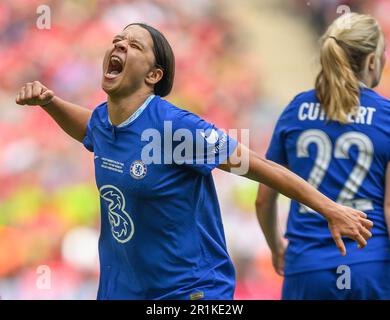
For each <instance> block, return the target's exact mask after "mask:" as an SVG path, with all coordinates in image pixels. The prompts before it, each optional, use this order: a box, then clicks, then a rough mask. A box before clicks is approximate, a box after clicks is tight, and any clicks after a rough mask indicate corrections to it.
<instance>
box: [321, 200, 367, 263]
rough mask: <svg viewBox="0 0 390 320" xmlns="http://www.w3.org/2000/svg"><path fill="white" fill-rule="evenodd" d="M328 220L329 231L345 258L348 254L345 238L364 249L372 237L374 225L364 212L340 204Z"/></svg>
mask: <svg viewBox="0 0 390 320" xmlns="http://www.w3.org/2000/svg"><path fill="white" fill-rule="evenodd" d="M327 220H328V227H329V230H330V232H331V234H332V236H333V239H334V241H335V242H336V245H337V248H338V249H339V250H340V252H341V254H342V255H343V256H345V255H346V254H347V250H346V248H345V244H344V241H343V239H342V237H343V236H345V237H348V238H350V239H353V240H355V241H356V242H357V244H358V247H359V248H364V247H365V246H366V245H367V240H368V239H369V238H371V237H372V234H371V232H370V230H371V229H372V227H373V225H374V224H373V222H372V221H370V220H368V219H367V215H366V214H365V213H364V212H362V211H359V210H355V209H352V208H349V207H346V206H343V205H339V204H338V205H337V208H336V211H334V212H333V214H332V215H330V216H327Z"/></svg>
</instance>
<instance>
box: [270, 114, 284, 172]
mask: <svg viewBox="0 0 390 320" xmlns="http://www.w3.org/2000/svg"><path fill="white" fill-rule="evenodd" d="M287 123H288V121H287V112H286V110H285V111H284V112H283V113H282V115H281V116H280V117H279V119H278V121H277V123H276V126H275V129H274V132H273V134H272V138H271V142H270V144H269V147H268V150H267V153H266V155H265V156H266V158H267V159H268V160H271V161H274V162H276V163H278V164H281V165H284V166H286V165H287V164H288V159H287V152H286V144H285V137H286V129H287Z"/></svg>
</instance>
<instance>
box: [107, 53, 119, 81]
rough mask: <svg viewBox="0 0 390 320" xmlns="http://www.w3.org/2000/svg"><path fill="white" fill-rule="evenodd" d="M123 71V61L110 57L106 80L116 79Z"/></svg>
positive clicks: (114, 56)
mask: <svg viewBox="0 0 390 320" xmlns="http://www.w3.org/2000/svg"><path fill="white" fill-rule="evenodd" d="M122 71H123V61H122V59H121V58H119V57H118V56H116V55H112V56H111V57H110V61H109V62H108V68H107V72H106V74H105V76H106V78H108V79H114V78H116V77H117V76H118V75H119V74H121V72H122Z"/></svg>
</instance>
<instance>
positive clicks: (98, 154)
mask: <svg viewBox="0 0 390 320" xmlns="http://www.w3.org/2000/svg"><path fill="white" fill-rule="evenodd" d="M188 136H193V137H194V138H195V137H196V138H197V139H196V142H197V143H198V145H196V143H194V146H193V148H188V149H186V150H185V148H183V145H182V146H180V145H181V143H182V142H183V141H184V139H185V137H188ZM192 141H194V140H192ZM83 143H84V145H85V146H86V148H87V149H88V150H90V151H93V152H94V155H95V175H96V183H97V187H98V189H99V192H100V205H101V234H100V239H99V257H100V281H99V291H98V299H199V298H204V299H232V297H233V293H234V287H235V273H234V268H233V265H232V262H231V260H230V258H229V255H228V253H227V249H226V243H225V237H224V231H223V225H222V221H221V214H220V208H219V204H218V199H217V194H216V190H215V187H214V182H213V178H212V174H211V170H212V169H213V168H215V167H216V166H218V165H219V163H220V162H222V161H224V160H225V159H226V158H227V157H228V156H229V155H230V153H231V152H233V151H234V149H235V147H236V145H237V142H236V141H235V140H234V139H231V138H229V137H228V136H227V135H226V134H225V133H223V132H222V131H221V130H219V129H217V128H215V127H214V126H213V125H211V124H209V123H207V122H206V121H204V120H202V119H200V118H199V117H197V116H195V115H194V114H192V113H190V112H188V111H185V110H182V109H180V108H177V107H175V106H174V105H172V104H170V103H169V102H167V101H165V100H163V99H161V98H160V97H159V96H150V97H149V99H148V100H147V101H146V102H145V103H144V104H143V105H142V106H141V107H140V108H139V109H138V111H137V112H135V113H134V114H133V116H132V117H131V118H129V119H128V121H126V122H125V123H123V124H121V125H120V126H113V125H112V124H111V122H110V120H109V117H108V109H107V103H103V104H101V105H99V106H98V107H97V108H96V109H95V110H94V111H93V113H92V117H91V119H90V121H89V123H88V127H87V134H86V136H85V138H84V141H83ZM200 143H202V144H203V145H202V146H199V144H200ZM187 147H188V146H187ZM184 151H187V154H186V155H185V157H184V158H180V155H183V154H184V153H185V152H184ZM192 151H193V152H192ZM210 154H212V155H213V156H216V157H215V161H207V160H208V159H205V158H206V156H209V155H210ZM178 158H180V159H179V160H178ZM198 160H205V161H203V163H202V161H198Z"/></svg>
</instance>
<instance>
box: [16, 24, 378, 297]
mask: <svg viewBox="0 0 390 320" xmlns="http://www.w3.org/2000/svg"><path fill="white" fill-rule="evenodd" d="M173 78H174V55H173V52H172V49H171V47H170V45H169V43H168V42H167V40H166V39H165V37H164V36H163V35H162V34H161V33H160V32H159V31H157V30H156V29H154V28H152V27H150V26H147V25H144V24H131V25H129V26H127V27H126V28H125V29H124V30H123V31H122V32H121V33H120V34H118V35H116V36H115V37H114V39H113V42H112V45H111V46H110V47H109V48H108V50H107V52H106V54H105V57H104V61H103V79H102V87H103V89H104V91H105V92H106V93H107V95H108V99H107V102H104V103H102V104H101V105H99V106H98V107H97V108H96V109H95V110H94V111H93V113H92V114H91V111H89V110H88V109H85V108H82V107H80V106H77V105H74V104H71V103H69V102H66V101H63V100H61V99H60V98H58V97H57V96H55V95H54V93H53V92H52V91H51V90H49V89H47V88H46V87H44V86H43V85H42V84H40V83H39V82H33V83H28V84H26V85H25V86H24V87H23V88H22V90H21V91H20V92H19V94H18V96H17V98H16V101H17V103H19V104H28V105H41V106H42V107H43V108H44V110H46V111H47V112H48V113H49V114H50V115H51V116H52V117H53V119H54V120H55V121H56V122H57V123H58V124H59V125H60V126H61V127H62V128H63V129H64V130H65V131H66V132H67V133H68V134H69V135H71V136H72V137H73V138H75V139H77V140H78V141H81V142H83V143H84V145H85V146H86V148H87V149H88V150H90V151H93V152H94V154H95V173H96V183H97V187H98V189H99V192H100V202H101V235H100V240H99V254H100V271H101V273H100V283H99V292H98V298H99V299H231V298H232V297H233V293H234V287H235V276H234V269H233V265H232V263H231V260H230V258H229V256H228V253H227V249H226V244H225V238H224V232H223V226H222V222H221V215H220V209H219V204H218V199H217V195H216V191H215V187H214V183H213V178H212V175H211V170H212V169H214V168H215V167H219V168H222V169H224V170H228V171H230V170H231V169H234V168H235V167H234V166H233V163H236V164H237V163H239V164H240V163H241V164H242V163H248V165H249V169H248V171H247V174H246V176H247V177H249V178H252V179H254V180H257V181H261V182H263V183H265V184H268V185H271V186H272V187H274V188H276V189H277V190H279V191H280V192H282V193H284V194H286V195H287V196H289V197H293V198H296V199H297V200H299V201H301V202H303V203H305V204H306V205H308V206H311V207H313V208H314V209H315V210H317V211H319V212H321V214H323V215H324V216H325V217H326V219H327V220H328V221H329V223H330V229H331V231H332V233H333V236H334V238H335V240H336V242H337V244H338V246H339V248H340V250H341V251H342V253H344V251H343V242H342V239H341V235H346V236H349V237H352V238H353V239H355V240H356V241H357V242H358V243H359V244H360V245H362V246H364V245H365V244H366V239H368V238H369V237H370V232H369V229H370V228H371V227H372V223H371V222H370V221H368V220H367V219H365V218H366V215H365V214H364V213H362V212H361V211H358V210H354V209H350V208H347V207H345V206H341V205H339V204H336V203H335V202H333V201H331V200H329V199H328V198H326V197H325V196H323V195H322V194H320V193H319V192H318V191H317V190H315V189H314V188H313V187H312V186H310V184H308V183H307V182H305V181H304V180H303V179H300V178H299V177H298V176H296V175H294V174H292V173H291V172H290V171H288V170H287V169H285V168H283V167H282V166H279V165H277V164H275V163H273V162H271V161H267V160H264V159H261V158H259V157H257V156H256V155H255V154H253V153H250V152H249V150H247V149H245V148H244V147H242V146H241V145H240V144H238V143H237V142H236V141H235V140H233V139H231V138H229V137H228V136H227V135H226V134H224V133H223V132H222V131H220V130H219V129H217V128H215V127H214V126H213V125H211V124H209V123H207V122H205V121H204V120H202V119H200V118H199V117H197V116H195V115H193V114H192V113H190V112H188V111H185V110H182V109H180V108H177V107H175V106H174V105H172V104H170V103H169V102H167V101H166V100H164V99H162V98H161V97H164V96H166V95H168V94H169V93H170V91H171V88H172V85H173ZM169 129H171V130H169ZM180 130H181V131H180ZM177 132H179V133H180V134H178V135H176V133H177ZM172 134H173V137H172ZM187 135H189V136H190V137H192V138H193V142H195V144H196V145H194V146H193V147H192V146H191V147H190V148H189V149H187V148H184V149H183V148H182V149H180V152H177V153H176V152H175V150H177V149H174V148H172V146H173V147H177V148H179V147H180V146H181V147H182V144H181V143H179V142H181V141H182V139H183V137H184V138H185V137H186V136H187ZM151 137H153V139H152V140H153V142H155V144H156V145H155V147H156V148H151V149H149V148H150V147H151V145H150V143H151V141H150V140H151ZM170 145H171V146H170ZM159 146H160V147H161V149H158V147H159ZM183 152H184V153H185V154H186V156H187V158H186V159H184V161H177V158H178V157H179V158H180V156H181V155H182V153H183ZM149 156H152V157H153V159H155V160H156V161H152V162H151V163H148V162H147V161H146V160H145V158H148V157H149ZM209 158H214V161H213V162H210V161H205V162H204V163H203V164H202V163H201V162H202V161H200V162H199V161H197V160H208V159H209ZM170 160H172V161H170ZM225 160H227V161H225ZM356 230H360V231H359V232H355V231H356Z"/></svg>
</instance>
